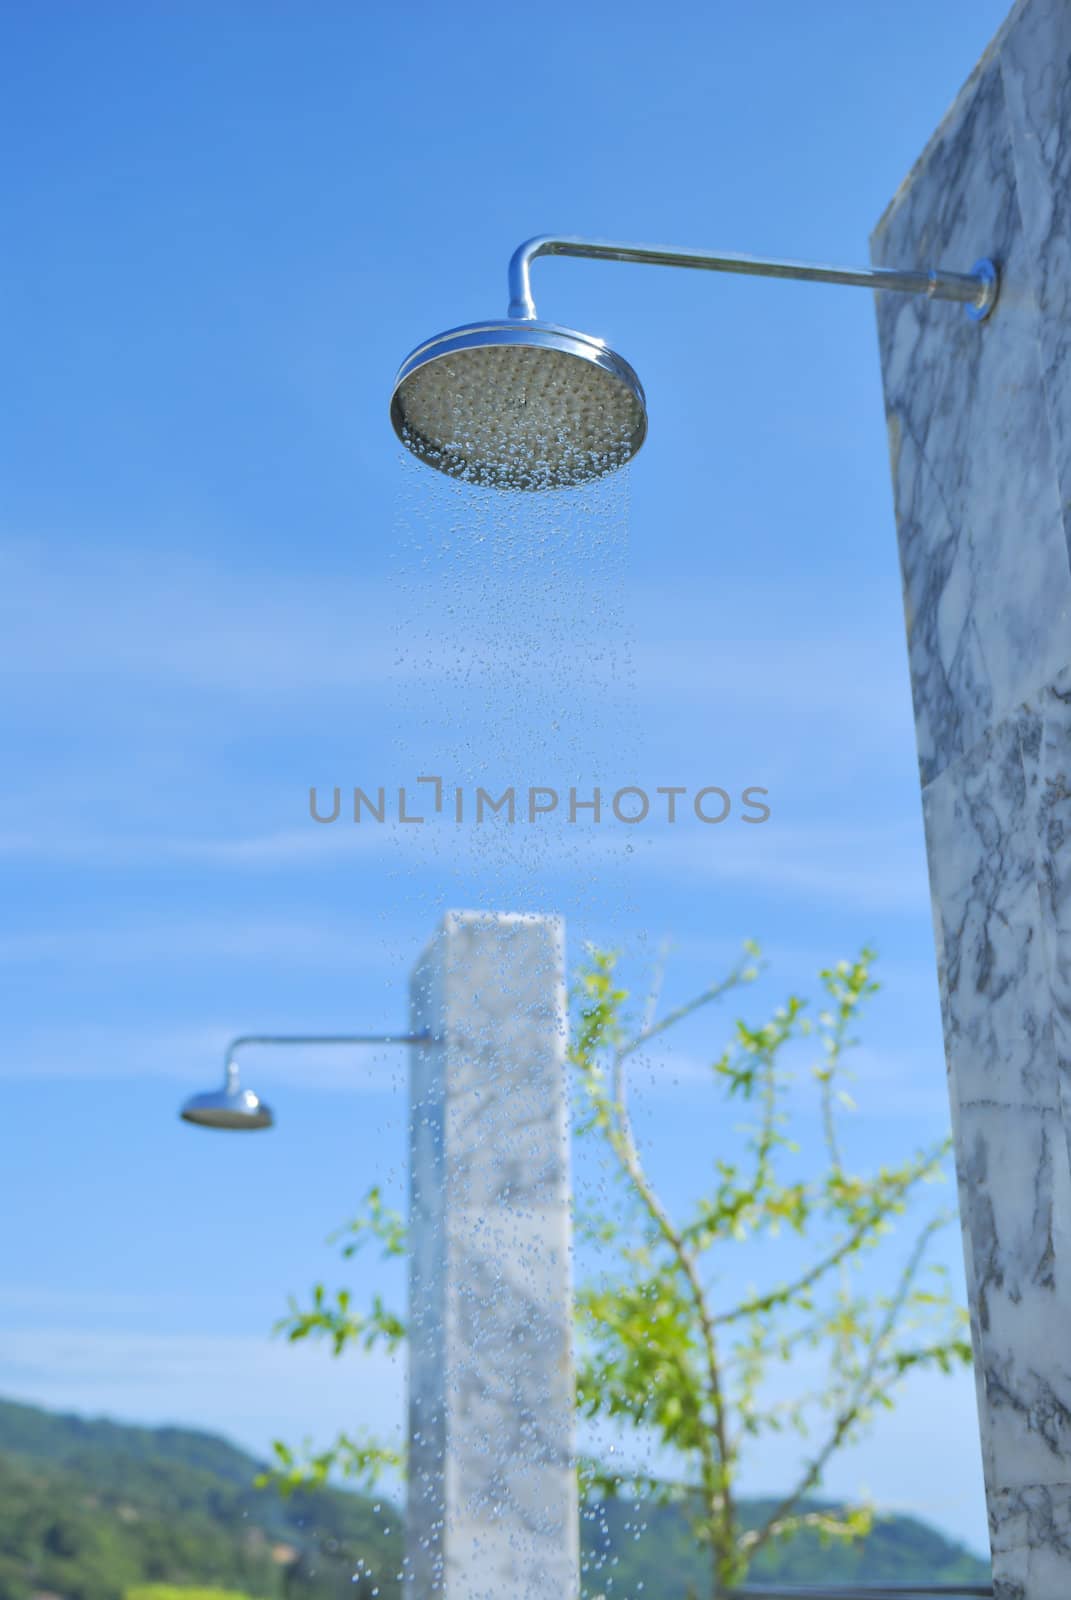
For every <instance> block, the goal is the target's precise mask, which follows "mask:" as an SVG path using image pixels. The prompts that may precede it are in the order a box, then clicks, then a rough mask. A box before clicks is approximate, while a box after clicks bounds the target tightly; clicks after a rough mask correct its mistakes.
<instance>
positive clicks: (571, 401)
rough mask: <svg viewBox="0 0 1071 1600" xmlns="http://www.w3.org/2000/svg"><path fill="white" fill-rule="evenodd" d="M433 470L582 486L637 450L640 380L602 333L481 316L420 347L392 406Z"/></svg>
mask: <svg viewBox="0 0 1071 1600" xmlns="http://www.w3.org/2000/svg"><path fill="white" fill-rule="evenodd" d="M390 414H391V421H392V422H393V424H394V431H395V433H396V434H397V435H398V437H399V439H400V440H401V441H402V443H403V444H404V445H405V446H406V448H407V449H408V450H411V451H412V452H413V454H414V455H415V456H417V457H419V459H420V460H421V461H424V462H426V463H427V464H428V466H432V467H437V468H438V470H439V471H440V472H445V473H448V474H449V475H450V476H451V477H454V478H463V479H464V480H465V481H466V482H469V483H476V484H482V485H484V486H486V487H489V488H495V489H526V490H532V489H560V488H572V487H574V486H576V485H578V484H582V483H589V482H591V481H592V480H594V479H596V478H601V477H603V476H605V474H607V473H609V472H613V471H615V470H616V469H617V468H618V467H621V466H624V464H625V462H626V461H629V460H631V458H632V457H633V456H634V455H635V454H636V451H637V450H638V449H639V448H640V446H641V444H642V443H643V441H644V437H645V435H646V433H647V406H646V402H645V400H644V394H643V388H642V386H641V384H640V380H639V378H638V377H637V376H636V374H635V372H633V370H632V368H631V367H630V366H629V364H628V362H627V361H625V360H623V359H622V357H621V356H619V355H615V354H614V352H613V351H612V350H611V349H610V348H609V346H608V345H606V344H604V343H603V341H602V340H601V339H596V338H593V337H592V336H591V335H590V334H586V333H576V332H575V331H574V330H573V329H571V328H560V327H557V326H556V325H555V324H554V323H550V322H537V321H535V320H534V319H528V320H520V319H511V320H509V321H502V322H477V323H472V324H470V325H469V326H467V327H464V328H453V329H451V330H450V332H449V333H441V334H439V335H438V337H437V338H435V339H429V340H428V341H427V343H425V344H422V345H419V346H418V347H417V348H416V349H415V350H414V351H413V352H412V354H411V355H409V356H408V357H407V358H406V360H405V361H404V362H403V363H402V366H401V369H400V371H399V373H398V376H397V378H396V379H395V380H394V391H393V393H392V395H391V404H390Z"/></svg>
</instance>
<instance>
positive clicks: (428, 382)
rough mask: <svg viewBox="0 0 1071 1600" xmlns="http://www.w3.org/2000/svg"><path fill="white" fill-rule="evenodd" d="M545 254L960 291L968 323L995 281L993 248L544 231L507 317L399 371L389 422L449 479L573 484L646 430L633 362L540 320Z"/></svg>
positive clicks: (601, 472) (994, 289) (515, 272)
mask: <svg viewBox="0 0 1071 1600" xmlns="http://www.w3.org/2000/svg"><path fill="white" fill-rule="evenodd" d="M539 256H575V257H584V258H586V259H588V260H591V261H632V262H638V263H642V264H646V265H648V266H657V267H694V268H697V269H699V270H700V271H703V272H728V273H741V274H745V275H749V276H752V277H763V278H795V279H797V280H799V281H800V282H809V283H841V284H855V285H856V286H858V287H860V288H866V289H885V290H892V291H894V292H897V293H900V294H917V295H925V297H926V299H928V300H953V301H958V302H959V304H960V305H962V306H963V307H964V309H965V310H966V312H967V315H968V316H969V317H971V318H972V319H973V320H974V321H976V322H984V321H985V319H986V318H987V317H988V316H989V315H990V313H991V312H992V310H993V307H994V306H995V304H996V302H997V296H998V294H999V292H1000V273H999V271H998V269H997V267H996V265H995V264H994V262H992V261H991V260H989V258H988V257H983V259H982V260H980V261H976V262H975V264H974V266H973V268H972V269H971V271H970V272H945V271H942V270H938V269H935V268H930V269H926V270H919V269H917V268H910V269H907V270H903V271H902V270H900V269H898V268H889V267H827V266H821V265H815V264H812V263H808V262H803V261H778V260H768V259H763V258H760V257H757V256H730V255H722V254H718V253H715V252H714V251H711V250H678V249H672V248H668V247H664V246H661V245H638V244H614V243H611V242H609V241H600V240H597V239H578V238H570V237H567V236H564V235H563V236H560V237H559V236H557V235H554V234H541V235H539V236H538V237H537V238H534V239H529V240H527V241H526V243H524V244H522V245H520V246H519V247H518V249H516V250H515V251H514V252H513V257H512V259H511V261H510V264H509V289H510V303H509V320H508V321H505V322H475V323H471V324H470V325H469V326H467V327H464V328H453V329H451V331H450V332H449V333H440V334H439V335H438V337H437V338H435V339H429V340H428V341H427V343H426V344H422V345H418V346H417V348H416V349H415V350H414V351H413V352H412V354H411V355H410V356H408V357H407V358H406V360H405V361H404V362H403V363H402V366H401V370H400V371H399V373H398V376H397V377H396V378H395V380H394V391H393V393H392V395H391V402H390V414H391V421H392V422H393V424H394V431H395V433H396V434H397V435H398V437H399V439H400V440H401V441H402V443H403V444H404V445H405V447H406V449H408V450H411V451H412V452H413V454H414V455H415V456H417V457H418V458H419V459H420V460H421V461H424V462H426V463H427V464H428V466H431V467H437V468H438V469H439V471H440V472H446V473H449V475H450V476H451V477H454V478H464V479H465V480H466V481H467V482H470V483H480V484H485V485H487V486H489V487H491V488H495V489H561V488H571V487H573V486H574V485H576V484H581V483H588V482H590V481H591V480H592V479H595V478H601V477H604V476H605V475H606V474H607V473H608V472H613V471H615V470H616V468H618V467H622V466H624V465H625V463H626V462H627V461H631V459H632V457H633V456H634V455H635V454H636V451H637V450H638V449H639V448H640V445H641V444H642V443H643V441H644V438H645V437H646V434H647V403H646V401H645V399H644V395H643V388H642V385H641V384H640V380H639V378H637V376H636V374H635V373H634V372H633V370H632V368H631V367H630V366H629V364H628V362H627V361H625V360H623V359H622V357H621V356H618V355H615V354H614V352H613V351H612V350H611V349H610V348H609V347H608V346H607V345H606V344H604V343H603V341H602V340H601V339H596V338H594V337H593V336H592V335H591V334H588V333H576V332H574V331H573V329H571V328H559V327H558V326H557V325H556V324H555V323H553V322H540V321H539V320H538V319H537V317H536V308H535V302H534V301H533V299H532V290H531V280H530V274H531V266H532V262H533V261H535V260H536V259H537V258H538V257H539Z"/></svg>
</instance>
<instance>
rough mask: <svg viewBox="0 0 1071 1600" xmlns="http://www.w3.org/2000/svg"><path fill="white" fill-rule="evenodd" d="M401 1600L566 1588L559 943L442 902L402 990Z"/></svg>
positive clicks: (568, 1433)
mask: <svg viewBox="0 0 1071 1600" xmlns="http://www.w3.org/2000/svg"><path fill="white" fill-rule="evenodd" d="M410 992H411V1013H410V1015H411V1022H412V1027H413V1031H414V1032H424V1031H428V1032H430V1033H432V1034H433V1035H434V1036H435V1038H436V1039H437V1040H438V1041H439V1042H437V1043H434V1044H430V1045H427V1046H421V1047H419V1048H414V1049H413V1051H412V1056H411V1082H410V1116H411V1129H410V1161H411V1167H410V1173H411V1176H410V1268H409V1315H410V1344H409V1488H408V1512H407V1528H406V1542H407V1557H408V1559H407V1564H406V1573H407V1581H406V1594H407V1596H408V1597H409V1600H504V1597H506V1596H509V1600H576V1596H577V1595H578V1594H579V1554H578V1540H579V1529H578V1520H577V1497H576V1478H575V1463H574V1446H573V1432H574V1411H573V1401H574V1391H573V1364H572V1263H571V1224H570V1188H569V1146H568V1138H569V1133H568V1105H567V1095H566V1078H565V1052H566V1010H565V978H564V936H563V929H562V924H561V922H560V921H559V919H557V918H555V917H541V916H519V915H496V914H490V913H479V912H450V913H448V914H447V916H446V917H445V919H444V921H443V923H442V926H441V928H440V930H439V932H438V933H437V935H436V937H435V938H434V939H433V941H432V943H431V945H430V946H429V948H428V950H427V951H426V952H425V954H424V956H423V957H422V958H421V960H420V962H419V963H418V965H417V967H416V969H415V971H414V973H413V978H412V984H411V991H410Z"/></svg>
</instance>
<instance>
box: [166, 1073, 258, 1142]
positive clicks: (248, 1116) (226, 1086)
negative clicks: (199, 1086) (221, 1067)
mask: <svg viewBox="0 0 1071 1600" xmlns="http://www.w3.org/2000/svg"><path fill="white" fill-rule="evenodd" d="M179 1116H180V1117H181V1118H182V1120H183V1122H193V1123H196V1124H197V1125H198V1127H201V1128H233V1129H238V1130H245V1129H255V1128H270V1127H271V1126H272V1124H273V1123H274V1121H275V1118H274V1117H273V1116H272V1113H271V1108H270V1107H269V1106H266V1105H265V1104H264V1102H263V1100H262V1099H261V1098H260V1096H259V1095H256V1094H254V1093H253V1091H252V1089H243V1088H242V1086H241V1083H240V1081H239V1078H238V1065H237V1062H234V1061H231V1060H228V1061H227V1065H226V1068H225V1071H224V1078H223V1087H222V1088H221V1089H210V1090H209V1091H208V1092H207V1093H206V1094H191V1095H190V1097H189V1099H188V1100H186V1101H185V1102H184V1104H183V1107H182V1110H181V1111H180V1112H179Z"/></svg>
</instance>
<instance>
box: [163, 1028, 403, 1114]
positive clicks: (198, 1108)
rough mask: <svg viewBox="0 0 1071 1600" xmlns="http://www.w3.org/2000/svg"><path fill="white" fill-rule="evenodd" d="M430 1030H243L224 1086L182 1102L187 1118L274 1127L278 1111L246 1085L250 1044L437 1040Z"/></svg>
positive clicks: (230, 1054) (231, 1048)
mask: <svg viewBox="0 0 1071 1600" xmlns="http://www.w3.org/2000/svg"><path fill="white" fill-rule="evenodd" d="M433 1043H434V1040H433V1038H432V1036H431V1034H430V1033H327V1034H324V1033H315V1034H314V1033H242V1034H239V1035H238V1037H237V1038H236V1039H232V1040H231V1042H230V1044H229V1045H228V1046H227V1053H226V1055H225V1056H224V1058H223V1086H222V1088H220V1089H209V1090H208V1091H207V1093H205V1094H193V1095H190V1097H189V1099H188V1100H186V1101H185V1102H184V1104H183V1106H182V1109H181V1111H180V1112H179V1116H180V1117H181V1118H182V1120H183V1122H192V1123H195V1124H196V1125H197V1126H198V1127H201V1128H229V1129H254V1128H270V1127H272V1126H273V1124H274V1122H275V1115H274V1113H273V1111H272V1109H271V1107H270V1106H268V1105H265V1104H264V1101H263V1100H262V1099H261V1098H260V1096H259V1095H258V1094H254V1093H253V1091H252V1089H244V1088H243V1087H242V1081H241V1077H240V1075H239V1072H238V1061H237V1059H236V1058H237V1054H238V1051H239V1050H244V1049H245V1048H246V1046H248V1045H262V1044H266V1045H317V1046H319V1045H336V1044H342V1045H346V1044H433Z"/></svg>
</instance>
